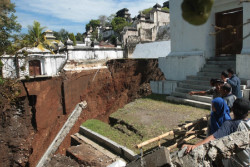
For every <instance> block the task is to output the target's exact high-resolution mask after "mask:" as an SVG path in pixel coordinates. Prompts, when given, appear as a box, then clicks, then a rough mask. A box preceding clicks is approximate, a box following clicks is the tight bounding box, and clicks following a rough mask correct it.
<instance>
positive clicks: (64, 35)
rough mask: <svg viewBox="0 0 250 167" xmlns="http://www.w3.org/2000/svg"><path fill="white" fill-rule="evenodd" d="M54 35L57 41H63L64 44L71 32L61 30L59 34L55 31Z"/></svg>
mask: <svg viewBox="0 0 250 167" xmlns="http://www.w3.org/2000/svg"><path fill="white" fill-rule="evenodd" d="M53 33H54V36H55V37H56V39H57V40H60V41H62V42H63V43H64V42H66V41H67V39H68V35H69V32H68V31H66V30H65V29H61V30H60V31H59V32H56V31H54V32H53Z"/></svg>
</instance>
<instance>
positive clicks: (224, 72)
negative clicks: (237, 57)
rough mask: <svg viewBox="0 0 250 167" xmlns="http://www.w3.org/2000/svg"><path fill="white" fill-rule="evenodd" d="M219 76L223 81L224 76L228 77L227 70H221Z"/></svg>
mask: <svg viewBox="0 0 250 167" xmlns="http://www.w3.org/2000/svg"><path fill="white" fill-rule="evenodd" d="M220 77H221V79H222V80H223V81H224V80H225V79H226V78H228V72H227V71H222V72H221V75H220Z"/></svg>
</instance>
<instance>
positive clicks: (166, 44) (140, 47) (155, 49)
mask: <svg viewBox="0 0 250 167" xmlns="http://www.w3.org/2000/svg"><path fill="white" fill-rule="evenodd" d="M169 53H170V41H160V42H150V43H144V44H137V45H136V47H135V51H134V53H133V55H132V56H131V58H158V57H166V56H167V55H168V54H169Z"/></svg>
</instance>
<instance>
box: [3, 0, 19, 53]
mask: <svg viewBox="0 0 250 167" xmlns="http://www.w3.org/2000/svg"><path fill="white" fill-rule="evenodd" d="M14 13H15V5H14V4H13V3H11V2H10V1H9V0H1V1H0V55H2V54H3V53H4V51H6V49H7V48H8V47H9V45H10V44H11V41H10V39H11V38H12V36H13V34H14V32H20V30H21V25H20V24H19V23H17V21H16V19H17V17H16V16H15V15H14Z"/></svg>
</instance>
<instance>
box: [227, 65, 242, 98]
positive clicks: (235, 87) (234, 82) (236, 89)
mask: <svg viewBox="0 0 250 167" xmlns="http://www.w3.org/2000/svg"><path fill="white" fill-rule="evenodd" d="M227 72H228V77H229V78H225V79H224V82H227V83H229V84H230V85H231V86H232V94H234V95H235V96H236V97H237V98H242V94H241V91H240V79H239V78H238V77H237V76H236V75H235V74H234V71H233V69H231V68H229V69H227Z"/></svg>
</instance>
